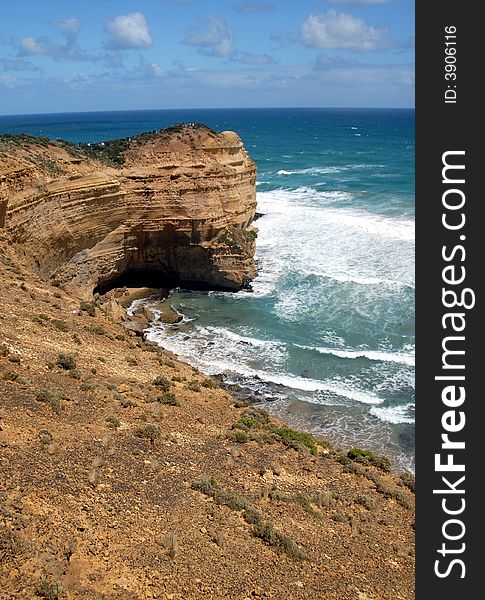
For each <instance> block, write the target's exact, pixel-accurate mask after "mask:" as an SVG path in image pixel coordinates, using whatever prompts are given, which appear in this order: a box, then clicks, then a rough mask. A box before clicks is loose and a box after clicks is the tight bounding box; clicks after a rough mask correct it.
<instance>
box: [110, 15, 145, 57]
mask: <svg viewBox="0 0 485 600" xmlns="http://www.w3.org/2000/svg"><path fill="white" fill-rule="evenodd" d="M106 29H107V30H108V31H109V32H110V34H111V38H110V39H109V40H108V42H107V44H106V45H107V47H108V48H114V49H119V50H125V49H129V48H148V47H149V46H151V45H152V38H151V35H150V32H149V31H148V25H147V22H146V19H145V17H144V16H143V15H142V13H140V12H134V13H131V14H129V15H120V16H118V17H115V18H114V19H113V20H112V21H108V23H107V24H106Z"/></svg>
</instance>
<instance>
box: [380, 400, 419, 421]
mask: <svg viewBox="0 0 485 600" xmlns="http://www.w3.org/2000/svg"><path fill="white" fill-rule="evenodd" d="M370 413H371V414H372V415H374V416H375V417H377V418H378V419H380V420H381V421H385V422H386V423H393V424H394V425H398V424H400V423H414V404H412V403H411V402H409V403H408V404H399V405H397V406H373V407H372V408H371V409H370Z"/></svg>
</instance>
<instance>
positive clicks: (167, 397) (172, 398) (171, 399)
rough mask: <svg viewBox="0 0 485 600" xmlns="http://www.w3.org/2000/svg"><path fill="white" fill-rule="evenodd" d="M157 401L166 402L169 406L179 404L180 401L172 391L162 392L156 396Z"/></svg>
mask: <svg viewBox="0 0 485 600" xmlns="http://www.w3.org/2000/svg"><path fill="white" fill-rule="evenodd" d="M157 402H160V404H168V405H169V406H180V402H179V401H178V400H177V396H176V395H175V394H174V393H173V392H163V394H162V395H161V396H157Z"/></svg>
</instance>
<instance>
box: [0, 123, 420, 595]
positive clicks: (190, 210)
mask: <svg viewBox="0 0 485 600" xmlns="http://www.w3.org/2000/svg"><path fill="white" fill-rule="evenodd" d="M255 178H256V170H255V166H254V163H253V162H252V161H251V159H250V158H249V157H248V155H247V153H246V151H245V150H244V148H243V146H242V144H241V141H240V140H239V138H238V137H237V135H236V134H234V133H230V132H225V133H216V132H213V131H211V130H209V129H208V128H206V127H203V126H198V125H190V126H185V127H176V128H172V129H170V130H163V131H161V132H156V133H153V134H145V135H144V136H137V137H136V138H132V139H130V140H122V141H117V142H111V143H110V142H106V143H105V144H104V145H102V144H97V145H96V146H95V147H93V146H91V147H82V148H81V147H78V146H74V145H71V144H66V143H64V142H61V141H58V142H49V141H47V140H45V139H42V138H41V139H37V138H30V137H28V136H2V137H0V277H1V280H2V285H1V286H0V399H1V400H0V487H1V490H0V581H1V582H2V585H1V586H0V587H1V589H0V598H1V599H2V600H7V599H9V600H10V599H24V598H54V599H55V598H67V599H71V598H72V599H80V600H81V599H83V600H85V599H89V600H91V599H92V600H95V599H98V600H99V599H106V600H108V599H118V598H119V599H133V600H135V599H136V600H138V599H145V598H146V599H148V598H157V599H167V600H169V599H172V600H173V599H184V600H187V599H188V600H190V599H199V598H214V599H221V600H222V599H226V598H234V599H246V598H275V599H288V600H290V599H291V600H293V599H312V600H313V599H317V598H322V599H328V600H347V599H348V600H351V599H352V600H381V599H391V598H392V600H397V599H402V600H411V599H412V598H413V597H414V483H413V480H412V478H410V477H407V476H402V477H400V476H398V475H397V474H394V473H391V472H390V471H389V465H388V463H387V462H386V460H385V459H384V458H383V457H377V456H374V455H373V454H372V453H366V452H361V451H359V450H356V449H354V450H353V451H350V452H349V451H348V450H349V449H345V450H341V449H338V448H334V447H333V446H332V445H331V444H329V443H327V442H325V441H324V440H316V439H314V438H313V437H312V436H310V435H308V434H305V433H302V432H299V431H295V430H292V429H289V428H288V427H286V426H285V425H284V424H283V423H281V422H278V421H276V420H274V419H272V418H271V417H269V415H268V414H267V413H266V412H265V411H264V410H261V409H258V408H255V407H254V406H248V405H246V404H245V403H244V402H241V401H240V400H237V399H235V398H234V397H232V396H231V394H230V393H229V392H228V391H227V390H225V389H223V388H222V387H221V386H220V385H219V382H218V381H217V380H216V379H214V378H209V377H207V376H205V375H204V374H202V373H200V372H198V371H196V370H195V369H193V368H192V367H190V366H189V365H186V364H184V363H183V362H180V361H179V360H177V357H175V356H173V355H171V354H170V353H168V352H166V351H164V350H162V349H161V348H159V347H158V346H157V345H155V344H153V343H150V342H147V341H146V340H144V338H143V335H141V334H142V328H141V330H137V328H136V327H131V328H127V327H126V326H124V325H123V323H124V322H125V325H126V321H127V316H126V312H125V307H126V303H127V299H128V298H130V299H131V298H132V297H133V296H130V294H129V290H128V289H127V287H129V286H135V285H138V286H142V285H148V286H152V285H153V282H154V281H156V282H160V283H159V285H158V286H157V287H163V286H167V287H169V286H170V285H172V284H186V285H188V286H191V285H193V286H207V287H210V288H213V289H240V288H241V287H244V286H245V285H248V283H249V282H250V280H251V279H252V278H254V277H255V275H256V269H255V265H254V260H253V256H254V250H255V238H256V232H255V229H254V228H253V227H252V226H251V223H252V221H253V219H254V215H255V209H256V201H255ZM169 313H170V311H167V317H166V318H168V319H169V318H170V314H169ZM148 317H149V316H148Z"/></svg>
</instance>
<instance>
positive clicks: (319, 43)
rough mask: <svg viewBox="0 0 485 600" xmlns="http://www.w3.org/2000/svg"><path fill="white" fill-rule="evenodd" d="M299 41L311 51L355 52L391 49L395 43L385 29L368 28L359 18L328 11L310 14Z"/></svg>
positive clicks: (302, 28)
mask: <svg viewBox="0 0 485 600" xmlns="http://www.w3.org/2000/svg"><path fill="white" fill-rule="evenodd" d="M301 38H302V40H303V43H304V44H305V46H308V47H310V48H340V49H347V50H353V51H356V52H362V51H369V50H379V49H383V48H392V47H395V46H396V43H395V42H394V41H393V40H392V38H391V37H390V36H389V32H388V30H387V28H384V29H377V28H375V27H372V25H367V24H366V23H365V22H364V21H363V20H362V19H361V18H360V17H354V16H353V15H349V14H346V13H337V12H335V11H334V10H329V11H328V12H327V13H326V14H324V15H315V14H311V15H310V16H309V17H308V19H307V20H306V21H305V22H304V23H303V25H302V26H301Z"/></svg>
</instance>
